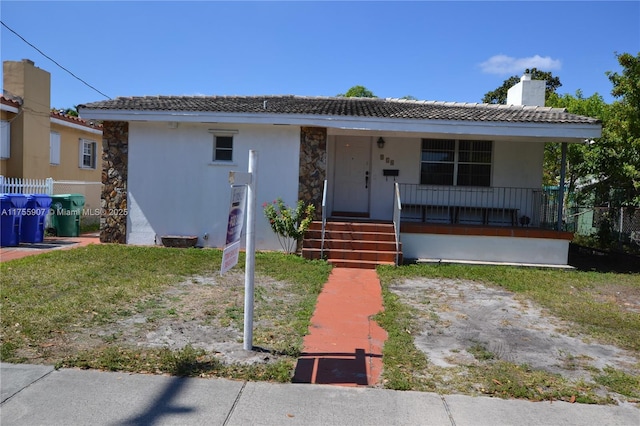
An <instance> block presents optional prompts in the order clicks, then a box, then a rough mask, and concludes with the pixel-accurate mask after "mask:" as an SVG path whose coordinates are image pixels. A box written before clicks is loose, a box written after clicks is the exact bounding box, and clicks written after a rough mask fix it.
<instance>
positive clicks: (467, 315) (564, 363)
mask: <svg viewBox="0 0 640 426" xmlns="http://www.w3.org/2000/svg"><path fill="white" fill-rule="evenodd" d="M390 290H391V291H392V292H393V293H395V294H396V295H398V296H399V297H400V299H401V301H402V302H403V303H405V304H408V305H410V306H411V307H413V308H415V310H416V312H417V313H418V314H417V315H418V318H417V321H418V323H419V325H418V329H419V330H421V332H420V334H419V335H417V336H415V338H414V342H415V344H416V346H417V348H418V349H419V350H421V351H422V352H424V353H425V354H426V355H427V357H428V359H429V361H430V363H431V364H432V365H434V366H436V367H440V368H443V369H451V371H453V370H454V369H456V368H460V367H464V366H469V365H479V364H482V363H487V362H492V361H493V360H502V361H507V362H510V363H513V364H515V365H523V364H526V365H527V366H529V367H530V368H532V369H535V370H544V371H547V372H549V373H553V374H559V375H561V376H562V377H564V378H568V379H569V380H572V381H575V382H577V381H579V380H585V381H588V382H592V381H593V379H594V376H595V375H597V374H600V373H601V371H602V369H603V368H605V367H607V366H610V367H613V368H615V369H617V370H621V371H624V372H626V373H628V374H631V375H634V376H636V377H637V376H638V375H639V374H640V358H639V356H638V354H637V353H634V352H632V351H627V350H622V349H620V348H617V347H615V346H611V345H605V344H600V343H596V342H593V341H590V340H588V339H586V338H585V336H582V335H580V334H578V333H576V332H574V331H573V328H572V325H571V324H570V323H568V322H565V321H561V320H559V319H557V318H555V317H553V316H551V315H550V314H549V313H548V312H545V311H544V310H543V309H542V308H540V307H539V306H536V305H535V304H534V303H532V302H530V301H527V300H525V299H524V298H521V297H520V296H519V295H515V294H514V293H511V292H509V291H506V290H504V289H501V288H495V287H489V286H485V285H483V284H481V283H478V282H472V281H465V280H452V279H428V278H419V279H407V280H404V281H402V282H399V283H396V284H393V285H392V286H390ZM621 291H622V290H621V289H618V290H616V288H615V286H613V287H611V288H609V289H608V290H607V291H604V292H602V293H601V295H600V296H599V297H602V298H606V299H609V298H613V299H614V300H618V301H620V302H622V306H624V308H626V309H628V310H630V311H634V312H637V311H638V309H639V308H640V300H639V299H638V297H637V294H636V295H635V297H628V296H629V295H625V296H624V300H621V299H620V298H621V297H622V295H621V293H620V292H621ZM479 352H481V354H480V356H479V354H478V353H479ZM483 354H484V357H483V356H482V355H483ZM445 371H446V370H445ZM456 374H457V373H456ZM462 374H464V373H462ZM442 386H443V389H446V384H442Z"/></svg>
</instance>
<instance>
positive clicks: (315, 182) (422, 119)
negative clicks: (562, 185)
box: [79, 77, 601, 265]
mask: <svg viewBox="0 0 640 426" xmlns="http://www.w3.org/2000/svg"><path fill="white" fill-rule="evenodd" d="M540 83H542V86H540ZM540 90H542V94H541V93H539V92H540ZM543 92H544V82H536V81H531V80H530V79H529V78H526V77H523V80H522V81H521V82H520V83H518V85H517V86H516V88H515V89H513V92H511V93H510V98H511V99H516V101H513V100H512V102H513V103H515V102H518V103H521V104H523V105H527V104H529V103H530V102H532V101H530V99H533V100H534V101H535V102H539V101H538V100H539V99H540V95H541V96H542V99H544V93H543ZM79 110H80V112H81V115H82V116H83V117H86V118H90V119H99V120H104V141H105V158H104V163H103V165H104V173H103V176H105V177H106V180H105V181H104V184H105V185H104V188H103V203H104V205H105V206H107V207H108V208H111V209H113V210H112V211H114V212H118V211H122V212H124V209H127V212H128V214H127V215H123V214H118V213H114V214H112V215H109V214H108V212H107V215H106V216H105V217H104V218H103V219H104V221H103V224H102V229H101V238H102V240H103V241H112V242H122V243H125V242H126V243H129V244H158V243H159V237H161V236H163V235H193V236H198V238H199V240H198V244H199V245H201V246H208V247H222V246H223V245H224V244H225V235H226V227H227V218H228V214H229V194H230V193H229V183H228V175H229V172H230V171H246V170H247V163H248V153H249V151H250V150H256V151H258V176H257V200H258V203H259V204H262V203H263V202H270V201H272V200H274V199H276V198H278V197H281V198H282V199H283V200H284V201H285V202H286V203H287V204H288V205H294V204H295V203H296V201H297V200H298V199H301V200H304V201H305V202H311V203H314V204H315V205H316V212H317V214H318V215H320V214H321V213H322V211H321V210H322V205H323V184H324V182H325V181H326V182H327V190H326V194H327V197H326V199H325V200H324V205H326V211H325V212H324V213H325V214H326V215H327V216H328V217H329V220H330V221H331V220H332V219H334V220H335V219H339V218H345V217H354V216H355V217H359V218H366V219H367V220H368V221H379V222H387V223H389V222H391V221H392V220H394V219H395V222H396V229H400V231H401V233H400V240H401V241H400V242H401V244H402V251H403V253H404V257H405V258H416V259H451V260H477V261H504V262H526V263H538V264H540V263H545V264H546V263H552V264H558V265H563V264H566V263H567V252H568V244H569V241H570V239H571V234H569V233H566V232H556V231H548V230H543V229H539V228H541V227H542V225H543V224H542V222H543V220H545V218H543V217H541V215H540V214H539V213H538V212H539V211H540V208H541V204H542V203H544V199H543V198H541V196H540V193H541V188H542V166H543V155H544V144H545V143H546V142H562V143H575V142H582V141H583V140H584V139H587V138H589V139H591V138H597V137H598V136H600V132H601V126H600V123H599V121H598V120H596V119H592V118H588V117H582V116H577V115H573V114H569V113H567V112H566V110H563V109H555V108H545V107H537V106H522V105H519V106H515V105H486V104H463V103H445V102H428V101H407V100H398V99H371V98H340V97H334V98H332V97H327V98H323V97H297V96H157V97H132V98H127V97H122V98H117V99H114V100H109V101H102V102H94V103H90V104H85V105H80V106H79ZM396 184H398V186H397V188H398V189H399V195H400V201H401V203H402V211H401V213H402V215H401V219H400V220H398V218H397V213H398V212H399V210H398V209H397V207H395V200H396V196H395V188H396ZM260 213H261V212H260ZM260 213H259V214H258V217H257V223H256V248H257V249H269V250H279V249H280V246H279V244H278V241H277V238H276V236H275V235H274V234H273V232H272V231H271V229H270V227H269V224H268V223H267V221H266V219H265V218H264V217H263V216H262V215H261V214H260ZM398 222H401V223H398Z"/></svg>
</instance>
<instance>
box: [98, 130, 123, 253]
mask: <svg viewBox="0 0 640 426" xmlns="http://www.w3.org/2000/svg"><path fill="white" fill-rule="evenodd" d="M128 165H129V123H127V122H126V121H105V122H104V124H103V129H102V201H101V207H102V214H101V216H100V241H101V242H103V243H121V244H126V242H127V174H128Z"/></svg>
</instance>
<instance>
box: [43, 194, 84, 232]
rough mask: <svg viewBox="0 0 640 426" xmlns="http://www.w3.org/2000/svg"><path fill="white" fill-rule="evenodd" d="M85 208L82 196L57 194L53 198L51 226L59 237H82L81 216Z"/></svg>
mask: <svg viewBox="0 0 640 426" xmlns="http://www.w3.org/2000/svg"><path fill="white" fill-rule="evenodd" d="M83 207H84V195H82V194H57V195H52V196H51V214H52V216H51V226H52V227H53V228H54V229H55V231H56V235H57V236H58V237H77V236H79V235H80V216H81V215H82V209H83Z"/></svg>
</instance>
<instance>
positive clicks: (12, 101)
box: [0, 95, 22, 108]
mask: <svg viewBox="0 0 640 426" xmlns="http://www.w3.org/2000/svg"><path fill="white" fill-rule="evenodd" d="M0 103H3V104H5V105H8V106H12V107H14V108H20V106H21V105H22V102H21V99H20V98H7V97H6V96H5V95H0Z"/></svg>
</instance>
